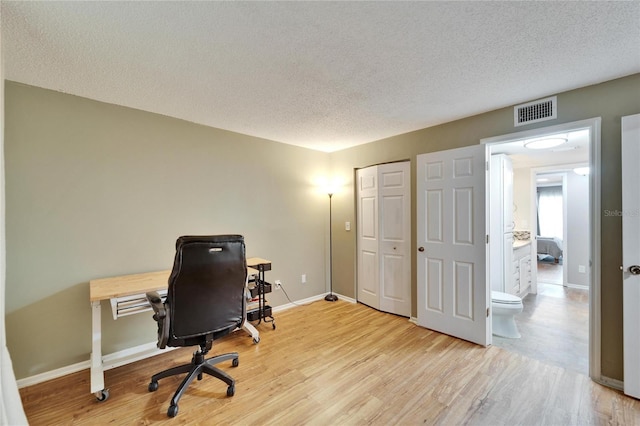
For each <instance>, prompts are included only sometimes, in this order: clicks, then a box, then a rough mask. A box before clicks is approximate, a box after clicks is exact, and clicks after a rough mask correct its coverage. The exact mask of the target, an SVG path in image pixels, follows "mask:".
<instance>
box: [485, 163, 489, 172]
mask: <svg viewBox="0 0 640 426" xmlns="http://www.w3.org/2000/svg"><path fill="white" fill-rule="evenodd" d="M484 164H485V167H486V169H487V171H489V162H488V161H485V162H484Z"/></svg>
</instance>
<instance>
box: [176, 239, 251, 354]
mask: <svg viewBox="0 0 640 426" xmlns="http://www.w3.org/2000/svg"><path fill="white" fill-rule="evenodd" d="M246 280H247V262H246V255H245V245H244V237H242V236H241V235H212V236H183V237H180V238H178V240H177V241H176V255H175V259H174V263H173V270H172V271H171V275H170V277H169V289H168V293H167V301H166V304H167V305H168V306H169V315H170V331H169V341H168V345H169V346H183V345H195V344H198V342H200V341H202V336H210V335H214V334H227V333H228V332H229V331H232V330H233V329H235V328H236V327H239V326H241V325H242V322H243V320H244V317H245V302H244V288H245V283H246ZM208 340H213V338H208Z"/></svg>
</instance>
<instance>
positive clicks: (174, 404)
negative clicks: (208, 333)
mask: <svg viewBox="0 0 640 426" xmlns="http://www.w3.org/2000/svg"><path fill="white" fill-rule="evenodd" d="M205 354H206V352H202V351H201V350H198V351H197V352H195V353H194V354H193V358H192V359H191V363H190V364H184V365H180V366H177V367H173V368H169V369H168V370H165V371H162V372H160V373H158V374H154V375H153V376H152V377H151V382H150V383H149V392H154V391H156V390H157V389H158V380H160V379H164V378H165V377H169V376H175V375H177V374H183V373H188V374H187V376H186V377H185V378H184V380H182V383H180V386H178V389H177V390H176V393H175V394H174V395H173V398H171V404H170V405H169V410H168V411H167V415H168V416H169V417H175V416H176V415H177V414H178V401H179V400H180V398H181V397H182V394H183V393H184V392H185V391H186V390H187V387H188V386H189V384H190V383H191V382H192V381H193V380H194V379H195V378H196V377H197V378H198V380H202V375H203V374H208V375H210V376H213V377H216V378H218V379H220V380H222V381H223V382H225V383H226V384H227V386H228V387H227V396H233V395H234V393H235V384H236V381H235V380H234V379H233V378H232V377H231V376H229V375H228V374H227V373H225V372H224V371H222V370H220V369H219V368H216V367H214V365H215V364H219V363H221V362H224V361H228V360H232V364H231V365H232V366H234V367H237V366H238V364H239V359H238V353H237V352H230V353H228V354H223V355H216V356H214V357H211V358H209V359H205Z"/></svg>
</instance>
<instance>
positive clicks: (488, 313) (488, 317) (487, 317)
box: [487, 308, 489, 318]
mask: <svg viewBox="0 0 640 426" xmlns="http://www.w3.org/2000/svg"><path fill="white" fill-rule="evenodd" d="M487 318H489V308H487Z"/></svg>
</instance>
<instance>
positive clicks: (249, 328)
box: [242, 320, 260, 343]
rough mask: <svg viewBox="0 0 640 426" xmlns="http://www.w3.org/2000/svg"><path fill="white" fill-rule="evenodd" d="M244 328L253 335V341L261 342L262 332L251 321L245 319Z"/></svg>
mask: <svg viewBox="0 0 640 426" xmlns="http://www.w3.org/2000/svg"><path fill="white" fill-rule="evenodd" d="M242 329H243V330H244V331H246V332H247V333H249V334H250V335H251V337H253V343H259V342H260V332H259V331H258V330H257V329H256V328H255V327H254V326H253V324H251V323H250V322H249V321H247V320H245V321H244V322H243V323H242Z"/></svg>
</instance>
